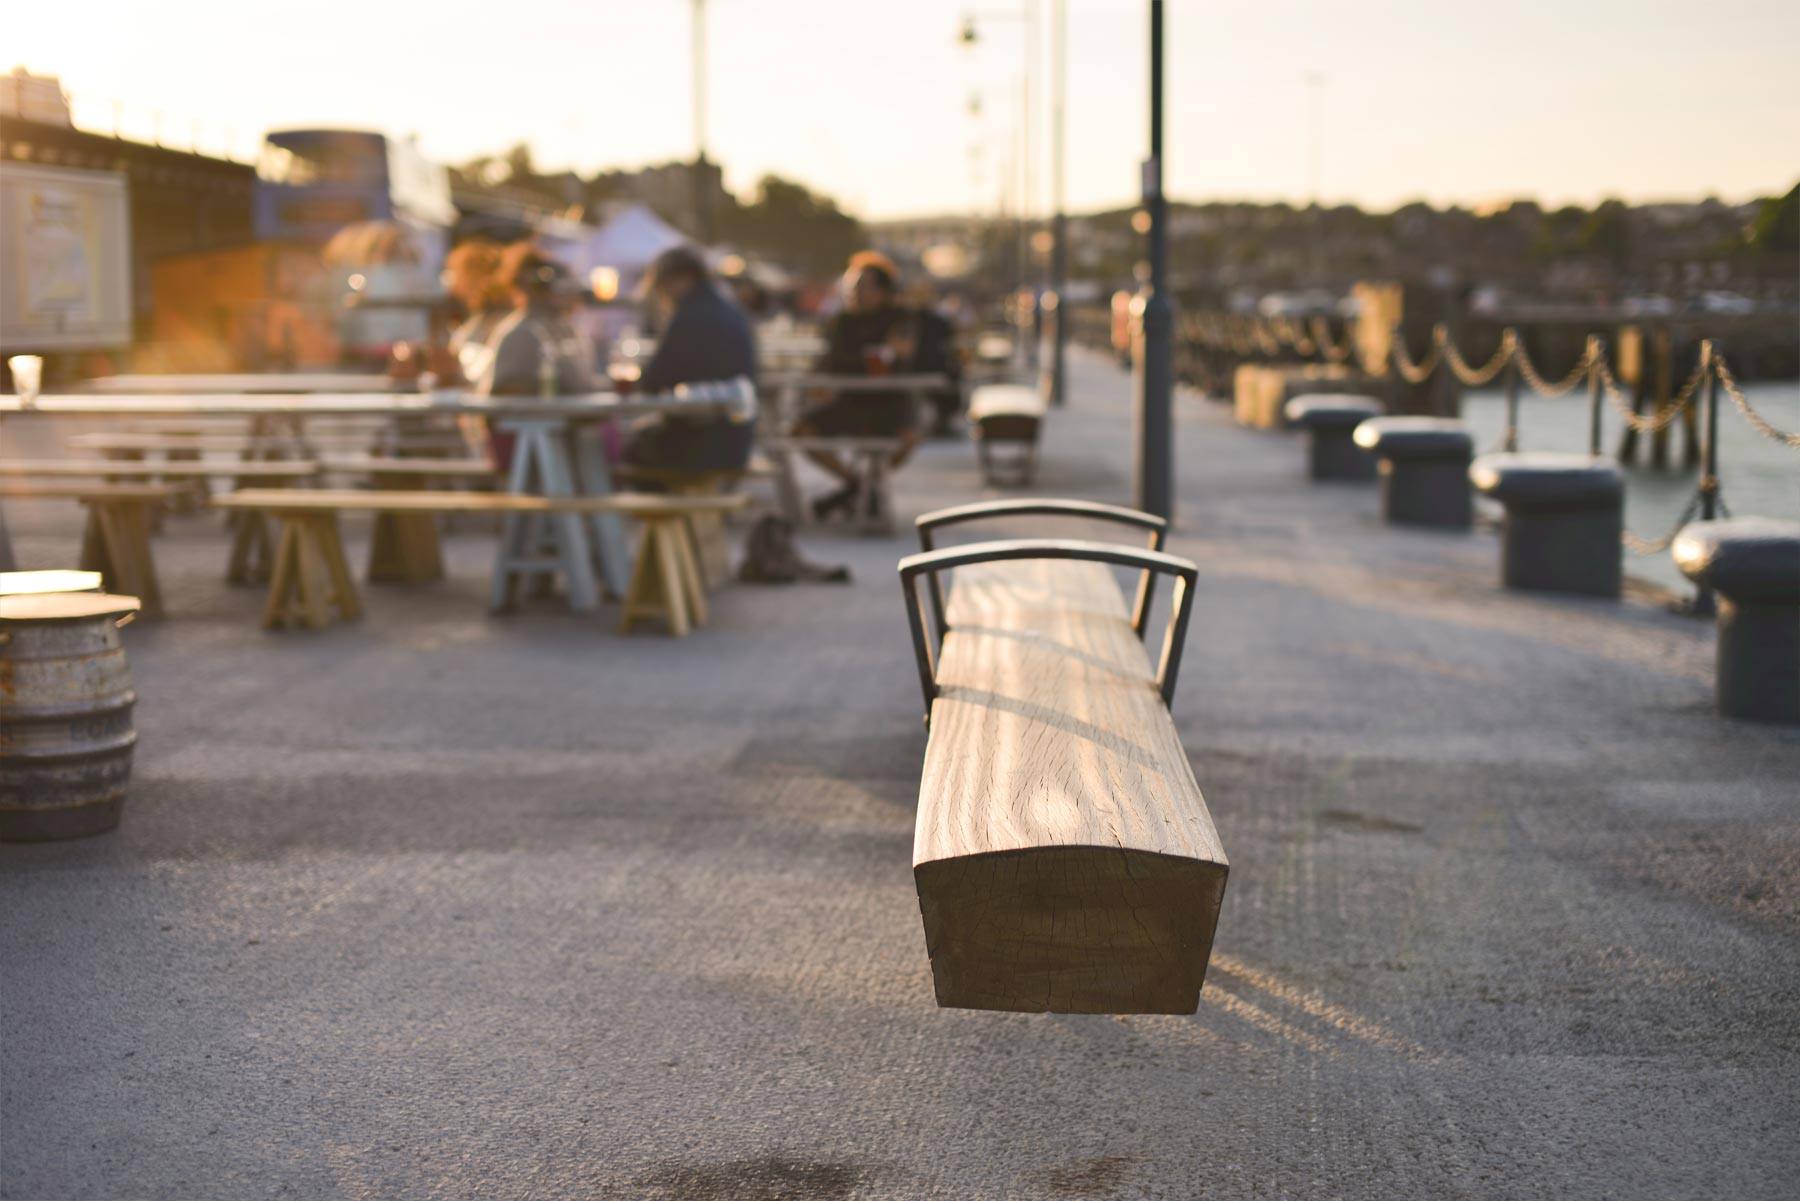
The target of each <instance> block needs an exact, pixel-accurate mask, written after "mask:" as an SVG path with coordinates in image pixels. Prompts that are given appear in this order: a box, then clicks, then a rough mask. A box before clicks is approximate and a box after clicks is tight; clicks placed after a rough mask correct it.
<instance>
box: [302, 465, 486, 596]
mask: <svg viewBox="0 0 1800 1201" xmlns="http://www.w3.org/2000/svg"><path fill="white" fill-rule="evenodd" d="M320 466H321V467H322V468H323V469H324V471H325V473H326V474H327V475H354V476H359V477H361V478H363V479H366V480H368V481H369V483H370V485H371V486H372V487H374V488H375V489H377V490H379V491H387V492H409V491H423V490H425V489H428V488H432V487H434V486H438V485H444V484H454V483H487V484H491V483H492V482H493V481H494V467H493V464H491V463H490V462H488V461H487V460H486V459H470V458H455V459H421V458H399V457H396V456H393V455H331V456H327V457H326V458H325V459H323V460H322V461H321V463H320ZM490 511H491V510H490ZM440 513H441V511H440V512H436V513H407V512H396V511H392V510H381V511H378V512H377V513H376V514H375V528H374V530H373V532H372V533H371V534H370V537H369V579H370V580H371V581H383V582H390V583H402V584H424V583H429V582H430V581H432V580H441V579H443V578H444V559H443V554H442V551H441V550H440V549H439V541H438V527H437V522H438V518H439V516H440Z"/></svg>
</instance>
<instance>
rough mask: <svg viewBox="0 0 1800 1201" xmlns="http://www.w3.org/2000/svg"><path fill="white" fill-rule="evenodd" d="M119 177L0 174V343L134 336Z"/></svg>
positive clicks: (77, 344) (21, 169)
mask: <svg viewBox="0 0 1800 1201" xmlns="http://www.w3.org/2000/svg"><path fill="white" fill-rule="evenodd" d="M128 239H129V230H128V227H127V213H126V197H125V180H124V178H123V176H120V175H118V174H116V173H113V172H109V171H70V170H62V169H57V168H50V167H37V166H31V165H28V164H23V163H9V164H8V165H7V169H6V171H5V172H4V173H3V174H0V240H3V244H0V349H3V350H5V351H6V352H8V353H11V352H15V351H39V350H102V349H107V348H109V347H116V346H122V345H124V344H125V343H127V342H129V341H130V340H131V307H130V306H131V280H130V266H129V243H128Z"/></svg>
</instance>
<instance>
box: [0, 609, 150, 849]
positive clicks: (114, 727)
mask: <svg viewBox="0 0 1800 1201" xmlns="http://www.w3.org/2000/svg"><path fill="white" fill-rule="evenodd" d="M137 610H138V601H137V598H136V597H134V596H109V595H107V594H105V593H101V592H51V593H39V594H35V595H29V596H4V597H0V841H4V842H44V841H48V840H51V839H57V838H81V837H83V836H85V835H88V834H99V833H101V832H103V831H106V830H110V829H112V828H113V827H114V826H116V825H118V824H119V811H120V808H121V807H122V806H123V805H124V803H125V785H126V783H127V782H128V781H129V780H130V778H131V750H132V747H133V746H135V745H136V743H137V731H136V729H134V728H133V726H132V722H131V708H132V705H134V704H135V703H136V702H137V693H136V692H134V691H133V690H132V686H131V669H130V668H129V667H128V666H127V664H126V662H125V651H124V648H123V647H122V646H120V644H119V631H118V626H119V623H120V619H121V618H123V617H128V616H129V615H130V614H133V613H136V612H137Z"/></svg>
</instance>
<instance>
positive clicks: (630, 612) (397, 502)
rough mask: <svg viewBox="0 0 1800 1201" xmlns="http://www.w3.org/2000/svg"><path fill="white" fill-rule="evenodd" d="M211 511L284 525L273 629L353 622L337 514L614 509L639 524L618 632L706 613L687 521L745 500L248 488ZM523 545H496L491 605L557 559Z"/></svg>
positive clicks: (674, 624)
mask: <svg viewBox="0 0 1800 1201" xmlns="http://www.w3.org/2000/svg"><path fill="white" fill-rule="evenodd" d="M212 503H213V504H214V505H215V506H216V507H219V508H223V509H228V510H254V511H257V512H262V513H267V514H270V515H272V516H274V517H277V518H278V519H279V520H280V521H281V523H282V530H281V539H280V542H279V544H278V546H277V548H276V553H275V563H274V567H273V570H272V572H271V575H270V582H269V601H268V604H267V606H266V607H265V609H264V612H263V624H264V625H265V626H267V627H269V628H279V627H284V626H296V625H297V626H302V627H308V628H317V627H320V626H324V625H327V624H329V623H330V622H331V621H332V620H333V619H334V616H335V617H336V618H341V619H344V620H353V619H355V618H356V617H358V616H360V615H361V613H362V605H361V602H360V600H359V599H358V597H357V595H356V585H355V581H354V579H353V578H352V576H351V573H350V567H349V564H348V562H347V561H346V560H345V558H344V549H343V540H342V537H341V536H340V534H339V530H338V520H337V517H338V514H339V513H344V512H366V513H399V514H431V513H531V514H543V515H556V514H565V515H578V514H584V513H602V512H606V513H618V514H621V515H623V516H626V517H632V518H635V519H637V520H638V521H640V522H642V523H643V526H644V534H643V539H642V541H641V543H640V545H639V548H638V555H637V562H636V566H635V567H634V568H633V571H632V576H631V583H630V586H629V588H628V590H627V593H626V595H625V598H624V606H623V613H622V619H621V628H622V629H624V630H629V629H631V628H633V627H634V626H635V625H637V624H638V623H639V622H641V621H643V620H645V619H648V618H656V619H658V620H660V621H663V622H665V623H666V624H667V626H668V629H669V631H670V633H672V634H675V635H677V636H680V635H683V634H686V633H687V632H688V631H689V630H690V629H692V628H693V627H695V626H697V625H702V624H704V623H705V622H706V620H707V617H708V610H707V603H706V596H705V589H704V587H703V585H702V581H701V575H700V569H699V566H698V561H697V559H696V557H695V555H694V551H693V544H692V533H691V531H690V529H689V527H688V524H687V523H688V519H689V518H690V517H691V516H692V515H693V514H695V513H700V512H724V511H727V510H730V509H734V508H738V507H740V506H741V505H743V504H744V503H746V498H745V497H742V496H735V495H734V496H712V497H699V496H696V497H683V496H649V495H644V494H641V493H618V494H614V495H610V496H561V497H547V496H529V495H522V494H518V493H495V492H430V491H418V492H399V491H382V490H369V491H346V490H327V489H316V490H315V489H281V490H261V489H245V490H242V491H238V492H233V493H228V494H226V495H224V496H218V497H214V498H213V502H212ZM533 549H534V548H532V547H528V546H513V547H509V546H506V545H504V544H503V545H502V546H501V549H500V555H499V559H498V561H497V563H496V564H495V568H494V571H495V575H496V581H495V583H496V586H495V596H496V598H498V602H497V603H496V605H495V606H494V607H495V608H496V610H503V609H505V608H508V607H510V606H511V604H512V603H513V602H514V601H515V600H516V597H517V592H518V589H519V588H520V587H521V586H522V585H523V584H524V583H525V582H526V581H527V580H529V579H533V578H538V577H541V576H544V575H548V574H553V573H555V572H557V571H559V570H561V565H560V564H559V563H557V562H556V561H555V559H554V558H553V557H549V556H542V555H534V554H533V553H532V551H533Z"/></svg>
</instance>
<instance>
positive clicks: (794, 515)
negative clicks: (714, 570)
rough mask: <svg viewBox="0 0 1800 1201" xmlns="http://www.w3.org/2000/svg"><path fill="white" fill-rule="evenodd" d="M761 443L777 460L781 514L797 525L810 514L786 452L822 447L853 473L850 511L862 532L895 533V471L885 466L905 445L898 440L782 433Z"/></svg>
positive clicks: (806, 519)
mask: <svg viewBox="0 0 1800 1201" xmlns="http://www.w3.org/2000/svg"><path fill="white" fill-rule="evenodd" d="M762 445H763V451H764V453H765V454H767V455H769V456H770V457H771V458H772V459H774V460H775V461H776V464H777V472H778V474H777V484H778V488H779V491H780V499H781V508H782V514H783V516H785V517H786V518H787V519H788V520H789V521H791V522H793V523H794V525H795V526H796V527H798V526H801V525H805V524H806V523H807V522H808V520H809V518H810V516H811V514H810V511H809V510H808V507H807V505H806V502H805V498H804V497H802V496H801V495H800V487H799V483H798V477H797V476H796V475H795V474H794V469H793V463H792V459H791V457H790V456H792V455H793V454H794V453H796V452H799V453H805V452H807V451H825V452H827V453H830V454H834V455H837V456H838V457H839V458H840V459H847V460H848V461H849V463H850V467H851V470H852V472H854V474H855V476H856V484H855V489H856V492H855V498H854V500H853V501H852V506H853V507H852V509H851V513H852V521H854V522H855V524H856V527H857V528H858V529H859V530H860V531H861V532H863V533H865V534H891V533H893V532H894V496H893V488H892V477H893V472H892V471H891V470H890V469H889V464H890V463H892V462H893V460H894V456H895V455H897V454H899V453H900V450H901V448H902V447H904V446H905V445H906V443H905V442H904V441H902V440H901V439H899V438H852V437H827V436H822V435H807V436H804V437H803V436H799V435H784V436H782V437H779V438H768V439H765V440H764V442H763V444H762Z"/></svg>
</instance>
